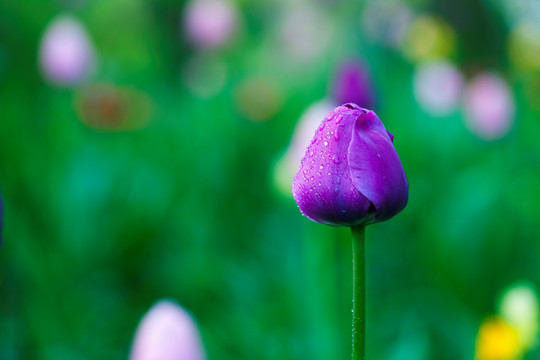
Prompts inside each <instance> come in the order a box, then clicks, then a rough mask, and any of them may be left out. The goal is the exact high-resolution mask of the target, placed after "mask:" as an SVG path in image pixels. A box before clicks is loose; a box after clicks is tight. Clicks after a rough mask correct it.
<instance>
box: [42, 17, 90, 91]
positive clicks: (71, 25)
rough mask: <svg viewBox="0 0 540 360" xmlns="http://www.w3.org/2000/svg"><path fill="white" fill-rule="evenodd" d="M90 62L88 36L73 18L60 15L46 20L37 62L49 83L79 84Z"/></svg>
mask: <svg viewBox="0 0 540 360" xmlns="http://www.w3.org/2000/svg"><path fill="white" fill-rule="evenodd" d="M94 61H95V56H94V50H93V47H92V44H91V42H90V39H89V38H88V35H87V33H86V31H85V29H84V27H83V25H82V24H81V23H80V22H79V21H78V20H77V19H75V18H74V17H72V16H71V15H60V16H58V17H56V18H55V19H53V20H52V21H51V22H50V23H49V25H48V26H47V28H46V29H45V33H44V35H43V39H42V41H41V48H40V65H41V69H42V71H43V73H44V75H45V77H46V78H47V79H48V80H49V81H50V82H52V83H56V84H59V85H72V84H76V83H79V82H81V81H83V80H85V79H86V78H87V77H88V76H89V75H90V73H91V72H92V70H93V67H94Z"/></svg>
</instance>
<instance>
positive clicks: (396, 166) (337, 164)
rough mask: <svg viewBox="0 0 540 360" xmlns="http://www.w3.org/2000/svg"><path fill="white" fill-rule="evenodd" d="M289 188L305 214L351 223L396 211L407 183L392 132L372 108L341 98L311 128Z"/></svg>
mask: <svg viewBox="0 0 540 360" xmlns="http://www.w3.org/2000/svg"><path fill="white" fill-rule="evenodd" d="M292 191H293V196H294V200H295V201H296V203H297V204H298V207H299V208H300V211H301V212H302V214H304V215H305V216H306V217H308V218H309V219H310V220H313V221H316V222H320V223H324V224H328V225H335V226H351V227H352V226H356V225H362V224H363V225H366V224H370V223H373V222H377V221H383V220H387V219H390V218H391V217H393V216H394V215H396V214H397V213H399V212H400V211H401V210H403V208H404V207H405V205H406V204H407V200H408V192H409V185H408V183H407V178H406V176H405V172H404V171H403V167H402V165H401V161H400V160H399V156H398V154H397V152H396V149H395V148H394V145H393V135H392V134H390V133H389V132H388V131H386V129H385V127H384V125H383V124H382V122H381V120H379V118H378V117H377V115H376V114H375V113H374V112H373V111H370V110H366V109H363V108H361V107H359V106H358V105H356V104H345V105H342V106H340V107H338V108H336V109H335V110H333V111H331V112H330V113H329V114H328V115H327V116H326V119H324V120H323V122H322V123H321V124H320V126H319V127H318V129H317V130H316V131H315V137H314V138H313V140H311V144H310V145H309V147H308V148H307V151H306V155H305V156H304V158H303V159H302V164H301V165H300V170H299V171H298V173H297V174H296V176H295V178H294V182H293V184H292Z"/></svg>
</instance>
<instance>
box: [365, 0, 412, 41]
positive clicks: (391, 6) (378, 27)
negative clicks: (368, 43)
mask: <svg viewBox="0 0 540 360" xmlns="http://www.w3.org/2000/svg"><path fill="white" fill-rule="evenodd" d="M412 19H413V12H412V10H411V9H410V8H409V7H408V6H407V5H405V4H403V3H400V2H397V1H379V0H376V1H374V0H372V1H369V2H368V3H367V4H366V6H365V8H364V10H363V11H362V17H361V18H360V23H361V27H362V30H363V33H364V34H365V35H366V36H367V37H369V38H370V39H371V40H373V41H377V42H380V43H383V44H385V45H388V46H390V47H394V48H398V47H399V46H400V45H401V43H402V41H403V38H404V36H405V31H406V29H407V26H408V25H409V23H410V22H411V21H412Z"/></svg>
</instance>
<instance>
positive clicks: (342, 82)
mask: <svg viewBox="0 0 540 360" xmlns="http://www.w3.org/2000/svg"><path fill="white" fill-rule="evenodd" d="M333 98H334V101H335V102H336V103H337V104H346V103H355V104H358V105H360V106H363V107H366V108H373V106H374V102H375V96H374V94H373V87H372V86H371V80H370V79H369V74H368V72H367V70H366V68H365V66H364V65H363V64H362V63H361V62H359V61H349V62H346V63H344V64H343V65H342V66H341V67H340V68H339V70H338V72H337V75H336V79H335V81H334V89H333Z"/></svg>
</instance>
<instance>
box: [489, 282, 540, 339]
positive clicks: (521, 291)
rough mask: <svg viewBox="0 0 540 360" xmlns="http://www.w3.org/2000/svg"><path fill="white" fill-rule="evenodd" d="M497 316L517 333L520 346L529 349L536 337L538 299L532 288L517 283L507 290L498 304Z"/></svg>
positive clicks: (525, 284)
mask: <svg viewBox="0 0 540 360" xmlns="http://www.w3.org/2000/svg"><path fill="white" fill-rule="evenodd" d="M499 314H500V315H501V316H502V317H503V318H504V319H505V320H506V321H507V322H508V323H509V324H511V325H513V326H514V327H515V328H516V329H517V330H518V332H519V335H520V338H521V341H522V346H523V347H524V348H530V347H531V346H532V345H533V343H534V342H535V340H536V337H537V335H538V320H539V319H538V297H537V294H536V290H535V289H534V286H532V285H531V284H528V283H525V282H523V283H518V284H515V285H513V286H511V287H510V288H508V289H507V290H506V291H505V293H504V294H503V297H502V298H501V302H500V304H499Z"/></svg>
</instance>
